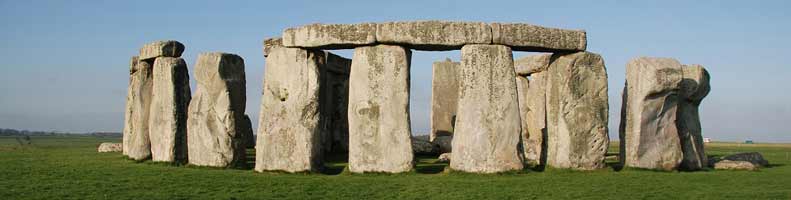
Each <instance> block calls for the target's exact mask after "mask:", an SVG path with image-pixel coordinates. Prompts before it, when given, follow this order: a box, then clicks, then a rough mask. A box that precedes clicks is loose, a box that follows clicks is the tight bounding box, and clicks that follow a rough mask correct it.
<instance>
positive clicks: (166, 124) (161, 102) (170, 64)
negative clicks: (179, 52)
mask: <svg viewBox="0 0 791 200" xmlns="http://www.w3.org/2000/svg"><path fill="white" fill-rule="evenodd" d="M153 76H154V85H153V89H152V91H153V92H152V99H151V111H150V116H149V120H148V130H149V137H150V139H151V159H152V160H153V161H160V162H186V161H187V108H188V106H189V102H190V98H191V96H190V95H191V94H190V83H189V72H187V63H186V62H184V59H181V58H172V57H159V58H156V60H154V74H153Z"/></svg>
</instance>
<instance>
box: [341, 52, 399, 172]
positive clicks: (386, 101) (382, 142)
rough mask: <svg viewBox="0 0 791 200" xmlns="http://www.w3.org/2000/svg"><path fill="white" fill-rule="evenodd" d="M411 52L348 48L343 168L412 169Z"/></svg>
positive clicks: (371, 169)
mask: <svg viewBox="0 0 791 200" xmlns="http://www.w3.org/2000/svg"><path fill="white" fill-rule="evenodd" d="M411 55H412V52H411V51H410V50H409V49H406V48H403V47H400V46H390V45H377V46H367V47H358V48H355V50H354V57H353V58H352V68H351V74H350V78H349V111H348V112H349V170H350V171H351V172H354V173H364V172H387V173H398V172H406V171H410V170H412V167H413V164H414V163H413V160H412V158H413V154H412V145H411V141H410V140H411V130H410V124H409V68H410V62H411V57H412V56H411Z"/></svg>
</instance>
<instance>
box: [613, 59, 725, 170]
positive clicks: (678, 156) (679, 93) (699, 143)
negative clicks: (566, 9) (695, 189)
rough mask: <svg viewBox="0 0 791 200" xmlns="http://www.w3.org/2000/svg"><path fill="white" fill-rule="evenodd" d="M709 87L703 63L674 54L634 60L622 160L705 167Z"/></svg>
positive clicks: (622, 128) (656, 167)
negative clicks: (702, 111)
mask: <svg viewBox="0 0 791 200" xmlns="http://www.w3.org/2000/svg"><path fill="white" fill-rule="evenodd" d="M709 90H710V87H709V75H708V72H706V70H705V69H704V68H703V67H702V66H699V65H693V66H687V65H682V64H681V63H679V62H678V61H676V60H674V59H671V58H649V57H640V58H636V59H633V60H631V61H630V62H629V63H628V64H627V67H626V85H625V86H624V90H623V107H622V108H621V124H620V130H619V137H620V139H621V143H620V147H621V148H620V149H621V159H620V160H621V162H622V164H623V165H624V166H626V167H634V168H644V169H654V170H665V171H670V170H676V169H678V170H689V171H692V170H699V169H702V168H705V167H706V166H707V163H708V162H707V161H706V159H707V158H706V156H705V152H704V150H703V139H702V136H701V128H700V119H699V116H698V105H700V103H701V100H702V99H703V98H704V97H705V96H706V95H707V94H708V92H709Z"/></svg>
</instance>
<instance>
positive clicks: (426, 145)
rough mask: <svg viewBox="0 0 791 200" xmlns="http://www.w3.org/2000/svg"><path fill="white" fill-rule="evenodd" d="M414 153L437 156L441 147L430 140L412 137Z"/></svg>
mask: <svg viewBox="0 0 791 200" xmlns="http://www.w3.org/2000/svg"><path fill="white" fill-rule="evenodd" d="M412 152H413V153H414V154H419V155H437V154H439V146H437V145H436V144H434V143H431V142H429V141H428V139H418V137H412Z"/></svg>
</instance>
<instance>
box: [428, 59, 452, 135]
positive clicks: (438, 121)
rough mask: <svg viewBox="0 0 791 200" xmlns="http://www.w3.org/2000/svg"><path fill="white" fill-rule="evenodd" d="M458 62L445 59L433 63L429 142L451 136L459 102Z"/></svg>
mask: <svg viewBox="0 0 791 200" xmlns="http://www.w3.org/2000/svg"><path fill="white" fill-rule="evenodd" d="M459 65H460V63H459V62H453V61H450V59H446V60H445V61H443V62H434V64H433V65H432V69H433V71H432V74H431V113H430V116H431V125H430V127H431V132H429V134H430V138H431V141H434V139H435V138H437V137H439V136H453V126H454V123H455V119H456V105H457V104H458V101H459V82H458V77H459V75H458V74H457V71H458V70H459Z"/></svg>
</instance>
